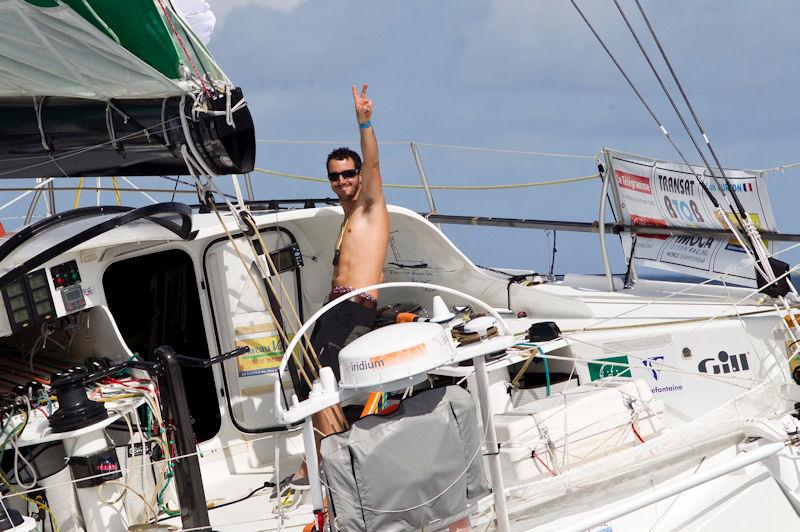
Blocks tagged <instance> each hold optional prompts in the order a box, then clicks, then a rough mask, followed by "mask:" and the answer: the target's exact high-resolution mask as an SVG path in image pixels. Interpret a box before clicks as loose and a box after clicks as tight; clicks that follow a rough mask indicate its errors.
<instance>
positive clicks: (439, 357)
mask: <svg viewBox="0 0 800 532" xmlns="http://www.w3.org/2000/svg"><path fill="white" fill-rule="evenodd" d="M454 354H455V347H454V346H453V344H452V342H451V341H450V339H449V338H448V335H447V331H446V330H445V329H444V328H443V327H442V326H441V325H438V324H436V323H421V322H412V323H397V324H394V325H389V326H386V327H382V328H380V329H378V330H375V331H372V332H370V333H367V334H365V335H364V336H362V337H360V338H358V339H356V340H354V341H353V342H351V343H350V344H348V345H347V346H345V347H344V349H342V350H341V352H340V353H339V368H340V370H341V381H340V386H341V388H344V389H348V388H351V389H352V388H358V389H362V390H364V389H369V388H374V389H376V390H382V391H393V390H399V389H402V388H405V387H407V386H411V385H414V384H418V383H420V382H422V381H423V380H425V374H426V372H427V371H429V370H431V369H433V368H435V367H438V366H441V365H443V364H448V363H450V362H451V361H452V360H453V356H454Z"/></svg>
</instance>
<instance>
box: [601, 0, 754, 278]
mask: <svg viewBox="0 0 800 532" xmlns="http://www.w3.org/2000/svg"><path fill="white" fill-rule="evenodd" d="M612 1H613V2H614V5H615V6H616V7H617V11H619V14H620V16H621V17H622V20H623V21H624V22H625V25H626V26H627V28H628V31H630V33H631V36H632V37H633V40H634V41H636V44H637V46H638V47H639V50H640V51H641V52H642V56H643V57H644V59H645V60H646V61H647V64H648V65H649V66H650V70H651V71H652V72H653V75H654V76H655V78H656V80H657V81H658V84H659V85H660V86H661V89H662V91H663V92H664V95H665V96H666V97H667V100H668V101H669V103H670V105H671V106H672V109H673V110H674V111H675V114H676V115H677V117H678V119H679V120H680V122H681V124H682V125H683V129H684V130H685V131H686V135H687V136H688V137H689V140H691V142H692V144H693V145H694V147H695V150H696V151H697V153H698V155H699V156H700V159H701V160H702V161H703V164H704V165H705V167H706V169H707V170H708V173H709V176H710V177H711V179H713V180H714V183H715V184H716V185H717V190H719V192H720V194H721V195H722V197H723V198H725V201H726V203H727V206H728V208H729V209H730V212H731V213H732V214H733V215H734V217H735V218H736V222H737V223H738V224H739V227H741V228H742V229H744V228H745V223H744V220H743V219H744V218H745V217H747V213H746V212H745V210H744V207H743V206H742V203H741V201H740V200H739V196H738V194H737V193H736V191H735V190H734V188H733V186H732V185H731V182H730V180H729V179H728V177H727V175H725V170H724V169H723V167H722V164H721V163H720V162H719V159H718V158H717V156H716V153H715V152H714V151H713V149H711V147H710V142H709V140H708V137H707V136H706V134H705V132H704V131H703V128H702V126H701V125H700V122H699V120H698V119H697V115H696V114H695V112H694V109H693V108H692V106H691V104H690V103H689V98H688V97H687V96H686V93H685V92H684V91H683V87H682V86H681V84H680V81H679V80H678V77H677V75H676V74H675V71H674V70H673V69H672V65H671V63H670V62H669V59H668V58H667V55H666V53H665V52H664V49H663V48H662V47H661V43H660V42H659V41H658V40H657V37H656V35H655V32H654V31H653V29H652V26H650V24H649V20H647V23H648V27H649V28H650V31H651V34H652V35H653V38H654V39H656V42H657V43H658V48H659V50H660V51H661V56H662V58H663V59H664V62H665V63H666V64H667V65H668V66H669V69H670V72H671V73H672V78H673V80H674V81H675V84H676V85H677V86H678V87H679V88H680V92H681V94H682V95H683V99H684V102H685V103H686V105H687V107H688V108H689V110H690V112H691V114H692V116H693V117H694V119H695V123H696V124H697V126H698V129H699V130H700V133H701V134H702V135H703V138H704V139H706V145H707V146H708V147H709V149H710V151H711V153H712V155H713V156H714V160H715V162H716V163H717V167H718V169H719V171H720V173H721V174H722V178H723V180H724V181H725V184H726V185H727V190H728V191H730V193H731V197H732V198H733V200H734V203H735V204H736V207H737V209H738V211H737V209H734V208H733V205H731V203H730V201H729V200H728V197H727V195H726V194H725V190H726V187H723V186H722V184H721V183H720V182H719V179H717V177H716V175H715V174H714V170H713V169H712V168H711V165H710V163H709V162H708V159H706V156H705V153H703V150H702V149H700V146H699V145H698V143H697V141H696V140H695V138H694V135H693V134H692V132H691V130H690V129H689V125H688V124H687V123H686V120H685V119H684V117H683V113H681V111H680V109H678V106H677V104H676V103H675V100H674V99H673V98H672V95H671V94H670V92H669V90H668V89H667V87H666V85H665V84H664V80H663V79H662V78H661V75H660V74H659V73H658V69H656V67H655V65H654V64H653V61H652V60H651V59H650V55H649V54H648V53H647V50H645V48H644V46H643V45H642V42H641V40H640V39H639V36H638V35H637V33H636V30H634V29H633V26H632V25H631V23H630V21H629V20H628V17H627V15H626V14H625V11H624V10H623V9H622V6H621V5H620V3H619V0H612ZM636 2H637V4H638V0H636ZM639 8H640V9H641V5H639ZM642 15H643V16H645V17H646V15H644V11H643V10H642ZM684 162H685V161H684ZM689 169H690V170H691V171H692V174H694V177H695V180H696V181H697V182H698V183H700V185H701V186H702V188H703V191H704V192H705V193H706V195H708V196H709V197H711V193H710V191H709V190H708V188H707V187H706V186H705V185H704V183H703V182H702V181H701V180H700V179H699V176H697V174H695V172H694V170H693V169H692V168H691V166H690V167H689ZM715 206H716V207H719V206H718V205H715ZM734 233H735V231H734ZM745 235H746V236H747V240H748V241H749V243H750V245H751V246H752V249H753V252H754V253H756V254H758V250H757V249H756V246H757V244H756V243H755V242H754V241H753V239H752V237H751V236H750V235H749V234H747V233H745ZM741 244H742V247H745V246H744V244H745V243H744V241H741ZM758 262H759V260H756V266H757V265H758ZM765 267H766V266H765Z"/></svg>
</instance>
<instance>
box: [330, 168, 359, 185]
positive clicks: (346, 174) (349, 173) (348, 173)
mask: <svg viewBox="0 0 800 532" xmlns="http://www.w3.org/2000/svg"><path fill="white" fill-rule="evenodd" d="M357 175H358V170H356V169H355V168H351V169H350V170H343V171H341V172H328V179H329V180H330V181H331V182H333V181H338V180H339V176H342V177H343V178H345V179H350V178H351V177H355V176H357Z"/></svg>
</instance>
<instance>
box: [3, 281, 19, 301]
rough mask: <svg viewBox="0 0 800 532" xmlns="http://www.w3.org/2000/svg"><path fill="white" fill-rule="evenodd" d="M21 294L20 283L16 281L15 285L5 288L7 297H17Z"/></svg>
mask: <svg viewBox="0 0 800 532" xmlns="http://www.w3.org/2000/svg"><path fill="white" fill-rule="evenodd" d="M21 293H22V283H20V282H19V281H17V282H16V283H11V284H10V285H8V286H7V287H6V294H8V297H14V296H18V295H20V294H21Z"/></svg>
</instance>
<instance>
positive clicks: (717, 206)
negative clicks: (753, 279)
mask: <svg viewBox="0 0 800 532" xmlns="http://www.w3.org/2000/svg"><path fill="white" fill-rule="evenodd" d="M570 2H571V3H572V5H573V7H575V10H576V11H577V12H578V14H579V15H580V17H581V19H583V21H584V23H586V26H587V27H588V28H589V30H590V31H591V32H592V34H593V35H594V37H595V38H596V39H597V42H598V43H600V46H602V47H603V50H605V52H606V54H607V55H608V57H609V58H610V59H611V61H612V62H613V63H614V65H615V66H616V67H617V70H619V72H620V74H622V77H623V78H625V81H627V83H628V85H629V86H630V88H631V89H632V90H633V92H634V93H635V94H636V96H637V97H638V98H639V101H640V102H641V103H642V105H643V106H644V108H645V109H646V110H647V112H648V113H649V114H650V116H651V117H652V118H653V121H655V123H656V125H657V126H658V127H659V129H660V130H661V132H662V133H663V134H664V136H665V137H666V138H667V140H668V141H669V143H670V144H671V145H672V147H673V149H675V151H676V152H677V153H678V156H679V157H680V158H681V160H682V161H683V162H684V164H685V165H686V166H687V167H688V168H689V170H690V171H691V172H692V174H693V175H694V178H695V180H696V181H697V183H698V184H699V185H700V188H702V189H703V191H704V193H705V194H706V196H707V197H708V198H709V200H710V201H711V203H712V205H713V206H714V208H715V209H717V210H718V211H720V213H721V218H722V220H720V221H721V222H722V223H724V224H725V225H727V226H728V229H730V231H731V232H732V233H733V234H734V236H735V237H736V239H737V240H738V241H739V242H740V243H741V245H742V248H743V249H744V250H745V252H746V253H747V255H748V256H749V257H750V259H751V260H752V261H753V264H754V266H755V267H756V268H757V269H759V270H761V267H762V265H761V261H760V259H756V258H754V257H753V254H752V253H757V250H756V244H755V243H754V242H753V241H752V238H751V237H750V235H748V237H747V239H748V240H749V241H750V243H751V244H752V246H753V250H752V253H751V251H750V249H749V247H748V246H747V244H746V243H745V239H744V238H742V236H741V235H740V234H739V231H737V229H736V227H735V226H734V225H733V223H732V222H731V221H730V220H729V219H728V217H727V216H726V215H725V213H724V211H722V207H721V206H720V204H719V202H718V201H717V199H716V198H715V197H714V195H713V194H712V193H711V191H710V190H709V189H708V186H707V185H706V184H705V183H704V182H703V181H702V180H701V179H700V178H699V176H698V175H697V174H695V173H694V170H693V167H692V165H691V164H689V160H688V159H687V158H686V156H685V155H684V154H683V151H681V149H680V148H679V147H678V144H677V143H676V142H675V140H674V139H673V138H672V135H670V134H669V131H667V129H666V128H665V127H664V125H663V124H662V123H661V121H660V120H659V119H658V116H656V114H655V112H654V111H653V109H652V108H651V107H650V105H649V104H648V103H647V101H646V100H645V99H644V96H642V94H641V92H639V89H638V88H637V87H636V85H635V84H634V83H633V80H631V78H630V76H628V73H627V72H626V71H625V69H624V68H622V65H621V64H620V63H619V61H618V60H617V58H616V57H615V56H614V54H613V53H612V52H611V50H610V49H609V48H608V46H607V45H606V43H605V41H604V40H603V38H602V37H600V34H598V33H597V30H595V28H594V26H593V25H592V23H591V22H589V19H588V18H586V15H585V14H584V13H583V11H582V10H581V8H580V7H578V4H577V3H576V1H575V0H570ZM712 177H713V173H712ZM720 192H722V191H720ZM723 196H724V194H723ZM724 197H726V196H724ZM726 198H727V197H726ZM734 214H735V213H734ZM740 227H742V228H744V227H745V226H744V225H743V224H742V223H741V220H740ZM770 271H771V270H770ZM761 273H762V274H763V276H764V278H765V279H769V275H768V273H767V272H766V271H762V272H761Z"/></svg>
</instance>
